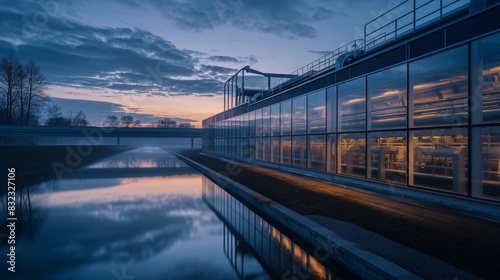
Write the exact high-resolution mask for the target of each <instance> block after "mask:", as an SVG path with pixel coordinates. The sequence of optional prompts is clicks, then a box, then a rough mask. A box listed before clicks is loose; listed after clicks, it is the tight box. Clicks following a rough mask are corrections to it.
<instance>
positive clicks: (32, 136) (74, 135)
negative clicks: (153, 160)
mask: <svg viewBox="0 0 500 280" xmlns="http://www.w3.org/2000/svg"><path fill="white" fill-rule="evenodd" d="M201 137H202V129H200V128H127V127H76V126H70V127H65V126H15V125H0V146H31V145H34V146H49V145H77V144H79V143H80V142H82V141H83V142H86V143H88V142H90V143H91V144H94V145H130V144H131V143H133V144H140V145H148V144H151V143H156V144H159V143H162V141H165V139H167V138H168V139H169V140H170V141H169V143H170V144H172V143H174V144H176V145H186V144H190V145H191V148H193V147H194V146H200V145H201ZM169 143H165V145H168V144H169ZM133 144H132V145H133Z"/></svg>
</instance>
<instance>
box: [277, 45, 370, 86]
mask: <svg viewBox="0 0 500 280" xmlns="http://www.w3.org/2000/svg"><path fill="white" fill-rule="evenodd" d="M355 50H364V40H362V39H356V40H353V41H351V42H350V43H347V44H345V45H343V46H341V47H339V48H338V49H336V50H334V51H332V52H329V53H328V54H326V55H324V56H322V57H320V58H318V59H316V60H315V61H313V62H311V63H309V64H307V65H305V66H303V67H301V68H299V69H297V70H295V71H293V72H292V73H290V74H291V75H296V76H297V77H295V78H291V79H280V80H278V81H275V82H274V83H273V84H272V85H271V91H274V90H279V89H280V88H281V87H283V86H285V85H286V84H288V83H289V82H292V81H293V80H295V79H298V78H301V77H304V75H306V76H311V75H314V74H316V73H318V72H321V71H323V70H326V69H330V68H332V67H334V66H335V64H336V63H337V59H338V58H339V57H340V56H341V55H342V54H345V53H347V52H349V51H355Z"/></svg>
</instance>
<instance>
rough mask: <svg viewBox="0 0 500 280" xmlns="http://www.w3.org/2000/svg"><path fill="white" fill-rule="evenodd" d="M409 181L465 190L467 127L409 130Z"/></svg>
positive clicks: (431, 186)
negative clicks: (410, 141)
mask: <svg viewBox="0 0 500 280" xmlns="http://www.w3.org/2000/svg"><path fill="white" fill-rule="evenodd" d="M410 139H411V140H412V143H411V145H410V147H411V149H410V158H409V160H410V162H409V165H410V174H409V178H408V179H409V184H410V185H414V186H423V187H429V188H435V189H440V190H445V191H451V192H456V193H466V191H467V190H466V186H467V156H468V151H467V129H434V130H420V131H413V132H410Z"/></svg>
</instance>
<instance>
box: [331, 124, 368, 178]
mask: <svg viewBox="0 0 500 280" xmlns="http://www.w3.org/2000/svg"><path fill="white" fill-rule="evenodd" d="M338 142H339V156H340V164H339V167H340V170H339V173H343V174H349V175H354V176H361V177H366V146H365V145H366V135H365V133H350V134H339V140H338Z"/></svg>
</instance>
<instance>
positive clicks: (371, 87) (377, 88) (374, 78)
mask: <svg viewBox="0 0 500 280" xmlns="http://www.w3.org/2000/svg"><path fill="white" fill-rule="evenodd" d="M406 72H407V71H406V64H404V65H400V66H396V67H393V68H390V69H387V70H384V71H381V72H378V73H375V74H372V75H369V76H368V96H369V98H368V130H371V129H393V128H406V110H407V107H406V104H407V103H408V101H407V92H406V88H407V85H406Z"/></svg>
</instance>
